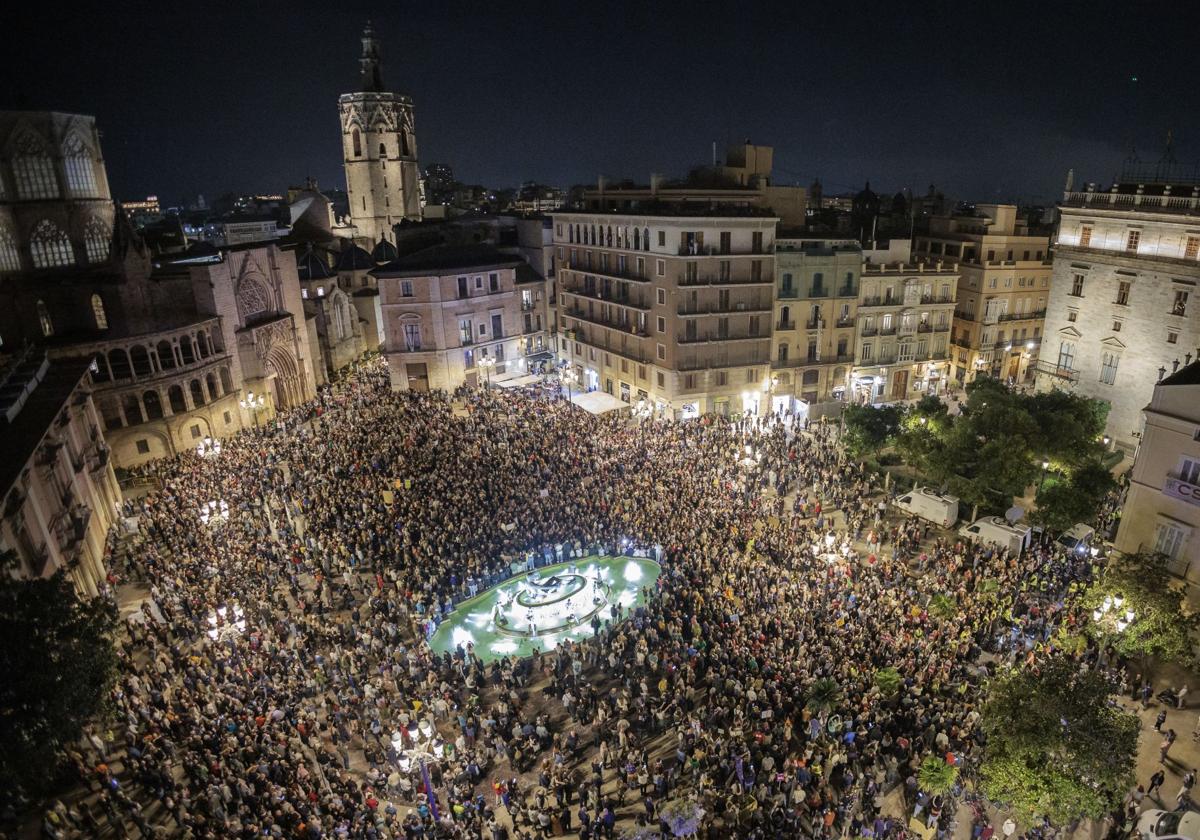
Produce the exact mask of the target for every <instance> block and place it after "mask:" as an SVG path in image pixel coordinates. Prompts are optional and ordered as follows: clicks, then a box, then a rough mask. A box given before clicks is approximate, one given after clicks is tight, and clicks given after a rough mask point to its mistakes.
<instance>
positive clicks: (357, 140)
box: [350, 128, 362, 157]
mask: <svg viewBox="0 0 1200 840" xmlns="http://www.w3.org/2000/svg"><path fill="white" fill-rule="evenodd" d="M350 142H351V144H352V145H353V146H354V156H355V157H361V156H362V135H361V134H359V133H358V129H357V128H356V129H354V130H353V131H351V132H350Z"/></svg>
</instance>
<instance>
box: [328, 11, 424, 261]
mask: <svg viewBox="0 0 1200 840" xmlns="http://www.w3.org/2000/svg"><path fill="white" fill-rule="evenodd" d="M362 45H363V54H362V58H360V59H359V65H360V68H361V76H360V79H359V86H358V91H357V92H356V93H344V94H342V95H341V96H340V97H339V98H338V111H339V113H340V116H341V125H342V156H343V159H344V161H345V166H346V192H347V195H348V197H349V201H350V221H351V226H352V230H351V231H349V233H350V234H351V235H352V236H353V237H354V239H355V241H356V242H358V243H359V244H361V245H365V246H366V247H367V248H371V247H374V244H375V243H377V242H379V240H381V239H387V240H389V241H394V239H395V235H394V233H393V232H392V226H393V225H395V224H398V223H400V222H402V221H405V220H409V221H419V220H420V219H421V202H420V183H419V182H420V172H419V171H418V168H417V137H416V133H415V132H414V129H413V105H412V99H410V98H409V97H407V96H403V95H401V94H398V93H392V92H391V91H388V90H386V89H385V88H384V84H383V62H382V59H381V57H380V53H379V41H378V40H377V39H376V38H375V34H374V32H373V31H372V30H371V28H370V26H368V27H367V28H366V29H365V30H364V31H363V37H362Z"/></svg>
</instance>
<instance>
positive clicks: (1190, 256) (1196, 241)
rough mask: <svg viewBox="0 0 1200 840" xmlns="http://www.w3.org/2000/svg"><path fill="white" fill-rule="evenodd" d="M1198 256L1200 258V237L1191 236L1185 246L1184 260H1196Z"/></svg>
mask: <svg viewBox="0 0 1200 840" xmlns="http://www.w3.org/2000/svg"><path fill="white" fill-rule="evenodd" d="M1197 256H1200V236H1189V237H1188V238H1187V244H1185V245H1184V246H1183V258H1184V259H1185V260H1194V259H1196V257H1197Z"/></svg>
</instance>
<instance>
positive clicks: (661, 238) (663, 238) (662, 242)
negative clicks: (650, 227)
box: [658, 230, 667, 248]
mask: <svg viewBox="0 0 1200 840" xmlns="http://www.w3.org/2000/svg"><path fill="white" fill-rule="evenodd" d="M658 247H659V248H665V247H667V232H666V231H665V230H660V231H659V232H658Z"/></svg>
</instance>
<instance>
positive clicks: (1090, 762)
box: [980, 657, 1138, 825]
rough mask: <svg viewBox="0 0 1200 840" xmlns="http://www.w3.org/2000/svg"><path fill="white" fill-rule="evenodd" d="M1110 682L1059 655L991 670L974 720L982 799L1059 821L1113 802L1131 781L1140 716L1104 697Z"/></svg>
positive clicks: (1092, 813)
mask: <svg viewBox="0 0 1200 840" xmlns="http://www.w3.org/2000/svg"><path fill="white" fill-rule="evenodd" d="M1112 688H1113V686H1112V685H1111V684H1110V683H1109V682H1108V680H1107V679H1106V678H1105V677H1104V676H1103V675H1102V674H1098V673H1096V672H1094V671H1081V670H1080V669H1079V668H1078V667H1077V666H1076V665H1075V664H1074V663H1073V662H1072V661H1071V660H1069V659H1067V658H1065V657H1054V658H1052V659H1049V660H1046V661H1044V662H1042V663H1040V664H1039V666H1038V667H1036V668H1025V669H1010V670H1007V671H1004V672H1002V673H1000V674H999V675H997V676H996V677H995V678H994V679H993V680H992V681H991V682H990V683H989V684H988V696H987V700H986V702H985V704H984V707H983V714H982V718H981V720H980V726H981V728H982V729H983V731H984V733H985V734H986V735H987V747H986V750H985V753H984V759H983V765H982V767H981V771H982V777H983V788H984V792H985V793H986V794H987V796H988V798H989V799H991V800H993V801H995V802H1003V803H1006V804H1008V805H1011V806H1012V807H1013V809H1014V810H1015V811H1017V813H1018V814H1020V815H1021V816H1023V817H1025V818H1027V819H1034V818H1037V817H1041V816H1046V817H1049V818H1050V819H1051V820H1052V821H1053V822H1055V823H1057V824H1058V825H1065V824H1066V823H1068V822H1070V821H1071V820H1073V819H1075V818H1076V817H1079V816H1086V817H1093V818H1099V817H1101V816H1103V815H1104V814H1105V813H1107V812H1109V811H1111V810H1112V809H1113V808H1114V807H1115V806H1116V805H1118V804H1119V803H1120V801H1121V798H1122V797H1123V796H1124V795H1125V792H1126V791H1127V790H1128V789H1129V786H1130V784H1131V783H1132V780H1133V771H1134V758H1135V756H1136V754H1137V738H1138V720H1137V717H1136V716H1135V715H1133V714H1131V713H1130V712H1127V711H1124V710H1122V709H1120V708H1118V707H1115V706H1110V705H1109V704H1108V698H1109V694H1110V693H1111V692H1112Z"/></svg>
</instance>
